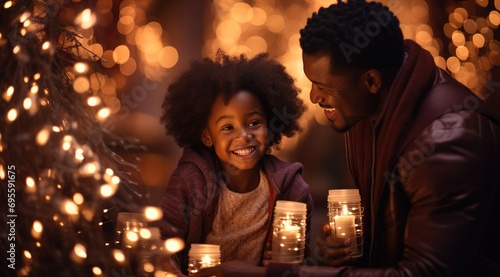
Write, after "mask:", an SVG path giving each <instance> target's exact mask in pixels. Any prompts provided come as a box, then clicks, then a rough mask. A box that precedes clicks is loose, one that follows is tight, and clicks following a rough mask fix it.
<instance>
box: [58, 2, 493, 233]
mask: <svg viewBox="0 0 500 277" xmlns="http://www.w3.org/2000/svg"><path fill="white" fill-rule="evenodd" d="M74 2H76V3H75V5H78V2H79V1H74ZM334 2H336V1H324V0H253V1H250V0H247V1H238V0H212V1H208V0H203V1H201V0H182V1H180V0H156V1H154V0H138V1H132V0H124V1H114V0H97V1H95V10H94V11H93V12H94V15H95V18H91V20H95V25H94V26H93V27H92V28H89V29H88V30H87V31H86V33H85V36H84V37H83V38H82V43H83V45H85V46H86V47H87V48H88V49H90V50H91V51H93V52H94V53H95V54H96V55H98V56H102V57H103V59H102V60H98V61H96V63H98V65H99V66H101V67H102V70H101V73H92V74H90V75H89V76H88V77H86V76H81V77H78V76H75V78H76V81H75V85H74V86H75V89H76V90H77V91H79V90H81V91H85V90H86V89H90V90H92V91H93V92H94V93H95V94H101V93H102V97H103V100H104V102H105V103H106V105H107V106H108V107H109V108H110V111H111V114H112V115H111V119H112V122H108V123H107V125H108V127H109V128H111V129H112V130H114V132H116V133H118V134H126V135H129V136H132V137H136V138H138V139H139V141H140V143H141V144H142V145H144V146H145V149H144V150H143V151H141V152H137V151H135V152H126V153H125V152H122V153H120V154H121V155H123V156H124V157H125V158H126V159H127V160H128V161H130V162H131V163H134V164H137V166H138V168H139V169H140V170H139V171H137V172H135V173H134V174H133V178H134V179H135V180H137V181H138V182H139V184H140V185H141V187H142V188H143V191H144V193H145V194H147V198H148V200H149V201H150V204H153V205H155V204H157V203H158V201H159V199H160V198H161V195H162V193H163V191H164V188H165V185H166V183H167V182H168V179H169V176H170V174H171V172H172V171H173V170H174V169H175V167H176V163H177V161H178V159H179V158H180V155H181V149H180V148H179V147H177V146H176V145H175V143H174V142H173V140H172V139H171V138H170V137H167V136H166V135H165V131H164V129H163V127H162V126H161V125H160V124H159V117H160V114H161V103H162V100H163V97H164V95H165V93H166V90H167V87H168V85H169V84H170V83H171V82H172V81H173V80H174V79H175V77H176V76H178V74H179V73H180V72H182V71H183V70H184V69H185V68H186V66H187V65H189V63H190V61H192V60H193V59H197V58H200V57H203V56H207V55H208V56H210V55H213V54H214V53H215V52H216V51H217V49H219V48H221V49H223V50H225V51H226V52H228V53H230V54H241V53H244V54H247V55H249V56H253V55H255V54H257V53H260V52H269V53H270V55H271V56H272V57H273V58H275V59H278V60H279V61H280V62H282V63H283V64H284V65H285V66H286V68H287V70H288V71H289V73H290V74H291V75H292V76H293V77H294V78H295V79H296V81H297V84H298V86H299V87H300V88H302V97H303V99H304V100H305V102H306V103H307V104H308V106H309V110H308V112H307V114H306V115H305V116H304V117H303V118H302V125H303V127H304V132H302V133H301V134H299V135H297V136H296V137H294V138H292V139H285V140H284V141H283V144H282V147H283V149H282V150H281V151H275V152H274V154H276V155H277V156H279V157H281V158H282V159H284V160H287V161H290V162H292V161H299V162H301V163H302V164H303V165H304V178H305V180H306V181H307V182H308V183H309V184H310V186H311V191H312V193H313V197H314V200H315V206H316V212H315V217H314V220H313V224H314V227H313V228H314V235H315V236H316V235H317V234H318V232H319V230H318V228H319V227H318V226H319V224H320V223H321V222H324V221H326V219H327V218H326V196H327V193H328V190H329V189H332V188H342V187H350V186H352V181H351V179H350V177H349V175H348V173H347V168H346V162H345V152H344V140H343V136H342V135H340V134H336V133H335V132H333V131H332V130H331V129H330V127H328V123H327V122H325V119H324V116H323V113H322V111H320V110H318V109H316V108H315V107H314V106H312V105H311V103H310V102H309V99H308V93H309V88H310V83H309V82H308V81H307V79H306V78H305V77H304V75H303V72H302V61H301V58H300V57H301V51H300V47H299V43H298V40H299V30H300V29H301V28H302V27H303V26H304V25H305V22H306V20H307V18H308V17H309V16H310V15H311V14H312V13H313V11H315V10H317V9H318V8H319V7H321V6H327V5H329V4H331V3H334ZM381 2H383V3H385V4H386V5H388V6H389V7H390V8H391V10H392V11H393V12H394V13H395V14H396V15H397V16H398V17H399V19H400V21H401V27H402V30H403V32H404V35H405V37H406V38H410V39H414V40H416V41H417V42H418V43H419V44H421V45H422V46H423V47H425V48H426V49H428V50H429V51H430V52H431V53H432V55H433V56H434V57H435V61H436V63H437V64H438V65H439V66H440V67H442V68H444V69H446V70H447V71H448V72H450V73H451V74H452V75H453V76H454V77H455V78H456V79H458V80H459V81H460V82H462V83H464V84H465V85H467V86H468V87H469V88H471V89H472V90H473V91H474V92H475V93H477V94H479V95H481V96H482V97H483V98H484V99H486V101H487V102H488V103H490V104H491V105H492V106H494V107H495V108H496V109H498V107H499V103H500V96H499V94H500V92H499V91H500V82H499V81H500V76H499V70H498V66H499V65H500V42H499V32H498V25H499V24H500V13H499V10H500V0H489V1H488V0H477V1H450V0H447V1H435V0H429V1H425V0H411V1H410V0H384V1H381ZM87 4H88V3H87ZM67 16H68V17H69V18H70V17H72V16H75V15H74V14H73V15H72V14H71V13H68V14H67ZM87 20H88V19H87ZM82 54H83V55H86V54H85V53H82ZM87 54H88V53H87ZM78 78H81V79H78ZM186 112H189V111H186Z"/></svg>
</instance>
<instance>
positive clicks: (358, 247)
mask: <svg viewBox="0 0 500 277" xmlns="http://www.w3.org/2000/svg"><path fill="white" fill-rule="evenodd" d="M328 217H329V219H330V228H331V230H332V236H335V237H341V238H346V239H350V240H351V247H350V248H351V257H361V256H362V255H363V222H362V218H363V208H362V206H361V196H360V195H359V190H358V189H333V190H330V191H329V192H328Z"/></svg>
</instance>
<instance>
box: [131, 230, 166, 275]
mask: <svg viewBox="0 0 500 277" xmlns="http://www.w3.org/2000/svg"><path fill="white" fill-rule="evenodd" d="M163 247H164V242H163V241H162V240H161V237H160V228H158V227H150V228H142V229H141V230H140V231H139V244H138V249H137V257H136V259H137V262H136V268H137V270H136V271H137V276H139V277H154V276H156V273H157V272H162V271H163V267H162V262H163V260H164V259H163V256H166V252H165V250H164V249H163Z"/></svg>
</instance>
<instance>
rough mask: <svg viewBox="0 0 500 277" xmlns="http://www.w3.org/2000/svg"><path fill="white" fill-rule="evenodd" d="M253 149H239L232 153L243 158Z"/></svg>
mask: <svg viewBox="0 0 500 277" xmlns="http://www.w3.org/2000/svg"><path fill="white" fill-rule="evenodd" d="M253 150H254V149H253V148H251V149H240V150H234V151H233V152H234V153H236V154H238V155H241V156H245V155H248V154H250V153H252V152H253Z"/></svg>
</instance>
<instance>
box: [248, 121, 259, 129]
mask: <svg viewBox="0 0 500 277" xmlns="http://www.w3.org/2000/svg"><path fill="white" fill-rule="evenodd" d="M258 125H260V121H259V120H252V121H250V123H248V126H251V127H252V126H258Z"/></svg>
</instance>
